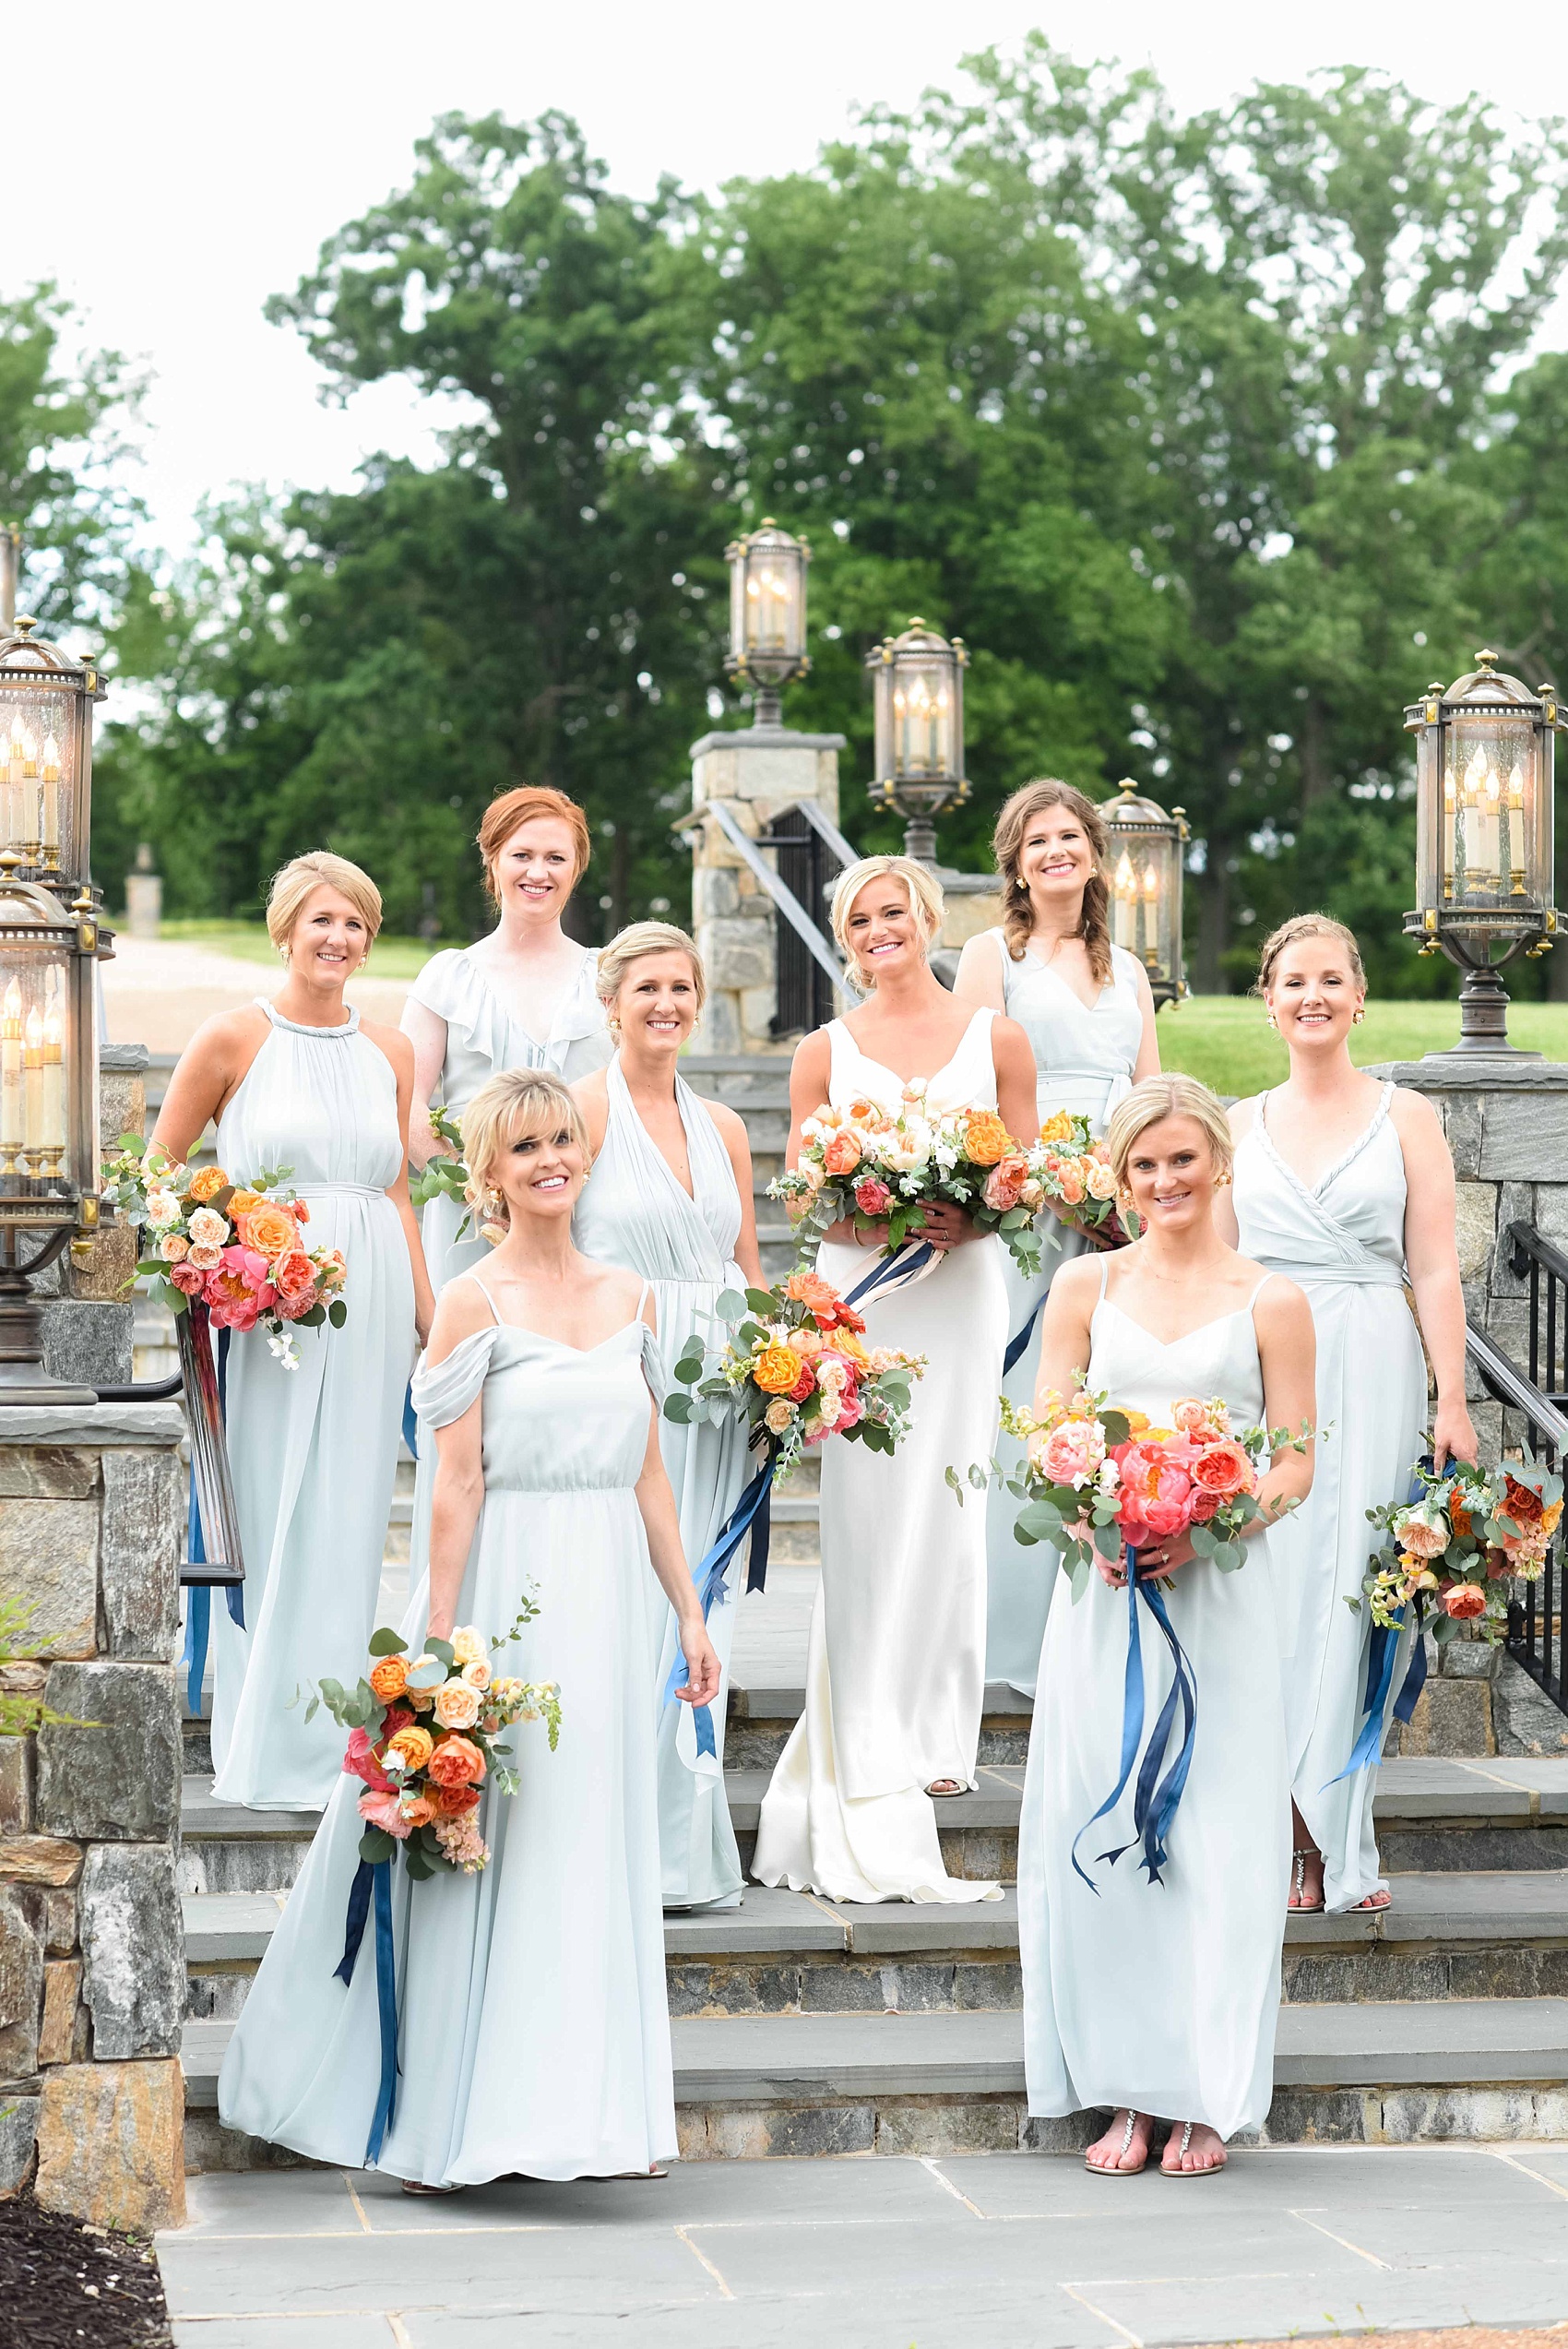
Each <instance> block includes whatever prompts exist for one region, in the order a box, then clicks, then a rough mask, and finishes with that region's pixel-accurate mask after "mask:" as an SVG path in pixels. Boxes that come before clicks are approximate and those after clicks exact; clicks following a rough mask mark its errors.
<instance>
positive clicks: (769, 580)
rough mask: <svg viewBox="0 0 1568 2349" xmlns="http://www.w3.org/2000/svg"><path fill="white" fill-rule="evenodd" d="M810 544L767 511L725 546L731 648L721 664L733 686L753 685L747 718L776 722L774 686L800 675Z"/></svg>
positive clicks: (779, 706)
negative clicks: (783, 527) (756, 526)
mask: <svg viewBox="0 0 1568 2349" xmlns="http://www.w3.org/2000/svg"><path fill="white" fill-rule="evenodd" d="M811 559H812V551H811V548H810V547H809V546H808V545H807V544H806V542H805V540H804V539H803V538H791V536H790V532H789V531H781V530H780V529H779V527H778V523H777V522H776V521H775V520H774V519H773V518H772V516H771V515H765V516H764V518H763V521H762V525H761V528H760V529H758V530H754V531H751V532H750V533H749V534H748V536H746V537H745V538H738V539H733V540H731V543H730V544H729V545H728V546H727V547H726V548H725V550H724V560H725V561H726V562H727V563H728V564H729V566H730V650H729V652H728V653H727V655H726V656H725V662H724V667H725V670H726V672H727V674H729V675H730V676H731V677H733V678H734V680H735V682H736V684H737V685H749V686H754V688H755V700H754V706H753V713H752V723H753V725H754V726H777V725H778V724H779V723H780V722H781V721H782V716H783V709H782V703H781V700H780V696H779V687H780V686H783V685H785V684H787V683H788V682H789V680H790V678H791V677H803V676H804V675H805V674H806V671H807V670H808V669H809V668H810V667H811V665H812V664H811V662H809V661H808V660H807V658H806V565H807V564H808V563H809V562H810V561H811Z"/></svg>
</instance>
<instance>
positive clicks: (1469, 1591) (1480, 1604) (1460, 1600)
mask: <svg viewBox="0 0 1568 2349" xmlns="http://www.w3.org/2000/svg"><path fill="white" fill-rule="evenodd" d="M1443 1611H1444V1613H1445V1614H1448V1615H1451V1616H1454V1618H1455V1621H1456V1622H1458V1623H1467V1622H1468V1621H1469V1620H1470V1618H1471V1617H1472V1616H1478V1615H1484V1614H1485V1613H1486V1592H1484V1591H1483V1590H1482V1589H1481V1586H1480V1584H1479V1582H1455V1583H1454V1584H1453V1585H1452V1586H1451V1587H1450V1588H1449V1589H1448V1590H1446V1591H1445V1592H1443Z"/></svg>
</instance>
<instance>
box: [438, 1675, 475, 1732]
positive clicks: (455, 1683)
mask: <svg viewBox="0 0 1568 2349" xmlns="http://www.w3.org/2000/svg"><path fill="white" fill-rule="evenodd" d="M435 1718H436V1720H437V1721H438V1722H439V1723H441V1726H442V1728H443V1729H471V1728H472V1727H473V1725H474V1723H475V1722H476V1721H477V1720H478V1719H479V1690H478V1689H477V1688H472V1687H469V1683H468V1682H467V1681H466V1680H448V1681H447V1682H446V1684H445V1687H440V1688H438V1689H437V1690H436V1692H435Z"/></svg>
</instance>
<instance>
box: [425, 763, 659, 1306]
mask: <svg viewBox="0 0 1568 2349" xmlns="http://www.w3.org/2000/svg"><path fill="white" fill-rule="evenodd" d="M479 853H480V854H481V856H482V857H483V859H484V881H485V888H487V889H488V891H489V893H490V895H491V896H492V897H493V899H494V900H495V903H496V905H497V907H498V908H499V909H500V918H499V919H498V921H497V922H496V924H495V927H494V929H493V930H492V931H491V933H490V935H489V936H488V937H483V938H480V939H479V940H477V941H476V943H475V944H474V945H473V946H466V947H451V948H447V949H446V951H445V953H442V954H436V955H433V956H432V957H431V959H430V960H429V961H428V962H427V963H426V964H425V966H424V969H423V970H422V972H420V974H419V977H418V978H417V979H416V980H415V981H414V983H413V985H412V986H411V987H410V990H409V996H408V1001H407V1003H406V1004H405V1006H404V1008H403V1023H402V1024H403V1032H404V1034H405V1035H406V1036H408V1037H410V1039H411V1041H412V1043H413V1047H414V1104H415V1109H414V1119H413V1127H412V1130H411V1132H410V1137H409V1155H410V1158H411V1159H412V1160H413V1163H414V1164H415V1165H416V1166H423V1165H424V1164H425V1163H426V1162H427V1160H429V1159H431V1158H433V1157H434V1156H435V1155H436V1154H437V1153H438V1151H440V1148H441V1144H440V1143H439V1142H438V1141H437V1140H436V1139H435V1136H434V1133H433V1132H432V1131H431V1127H430V1120H429V1118H428V1116H427V1115H425V1105H426V1104H427V1103H434V1102H439V1103H441V1105H442V1106H443V1107H444V1108H445V1109H449V1110H451V1111H452V1112H453V1113H454V1115H457V1114H459V1113H461V1112H462V1111H463V1110H465V1109H466V1108H467V1107H468V1105H469V1102H470V1101H472V1099H473V1097H474V1095H475V1093H477V1092H478V1091H479V1089H480V1087H481V1085H483V1084H487V1083H488V1082H489V1080H490V1079H491V1078H492V1077H495V1076H499V1075H500V1074H501V1072H502V1070H503V1069H506V1068H550V1069H553V1071H554V1072H555V1074H556V1075H557V1076H558V1077H562V1078H564V1079H565V1080H566V1082H567V1083H568V1084H570V1083H574V1082H575V1081H576V1079H577V1078H579V1077H586V1076H587V1075H588V1073H589V1071H590V1070H591V1069H594V1068H602V1067H604V1065H605V1063H606V1062H607V1061H608V1060H609V1059H610V1057H611V1055H612V1051H613V1049H614V1040H613V1039H612V1036H611V1034H610V1031H609V1030H608V1029H607V1027H606V1026H605V1020H604V1007H603V1005H602V1004H601V1003H600V1000H599V997H598V996H597V995H596V993H595V992H594V969H595V963H596V960H597V958H596V957H595V956H594V954H593V953H592V952H591V951H590V950H589V949H588V948H587V947H582V946H579V945H578V944H577V943H576V939H574V938H569V937H568V936H566V934H565V932H564V930H563V928H562V927H561V917H562V915H563V913H564V912H565V910H566V901H567V900H568V899H569V898H570V896H571V894H572V891H573V890H574V889H575V888H576V885H577V883H578V882H579V881H580V880H581V879H582V876H583V874H584V872H585V871H586V870H587V867H588V819H587V817H585V816H584V814H583V811H582V809H581V808H580V807H579V806H578V805H577V804H576V800H572V799H568V798H567V797H566V795H565V793H564V792H558V791H550V790H547V789H545V788H543V787H542V786H541V787H540V788H537V789H536V788H532V787H530V786H529V785H526V784H525V785H523V786H521V787H520V788H519V789H517V791H509V792H503V793H502V794H501V796H500V797H499V798H498V799H493V800H492V801H491V803H490V805H489V807H488V808H487V809H486V810H485V815H484V821H483V822H482V823H481V826H480V828H479ZM463 1217H464V1210H463V1208H462V1207H461V1205H460V1204H459V1203H458V1201H457V1200H456V1199H451V1198H436V1199H433V1200H432V1201H431V1202H430V1204H429V1206H428V1207H427V1208H426V1209H425V1210H424V1221H423V1226H422V1229H423V1236H424V1252H425V1258H426V1261H427V1262H428V1264H429V1266H430V1277H431V1281H432V1282H433V1284H434V1288H435V1291H436V1294H437V1295H439V1294H440V1293H441V1291H442V1290H443V1289H444V1288H445V1285H446V1283H447V1282H448V1281H450V1280H452V1279H453V1278H454V1277H455V1276H456V1275H457V1273H459V1272H464V1271H467V1270H469V1269H470V1268H471V1266H472V1265H474V1264H476V1263H478V1262H479V1261H480V1260H481V1258H483V1257H484V1256H485V1255H486V1254H487V1253H488V1250H487V1248H486V1246H485V1243H484V1242H483V1241H482V1240H481V1238H480V1236H479V1234H478V1233H477V1232H475V1231H474V1230H473V1229H472V1227H471V1225H470V1228H469V1233H468V1234H467V1235H466V1236H465V1237H464V1238H463V1239H462V1240H461V1241H459V1240H458V1239H457V1227H458V1225H459V1224H460V1223H461V1222H462V1221H463Z"/></svg>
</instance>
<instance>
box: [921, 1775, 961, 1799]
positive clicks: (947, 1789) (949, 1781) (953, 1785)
mask: <svg viewBox="0 0 1568 2349" xmlns="http://www.w3.org/2000/svg"><path fill="white" fill-rule="evenodd" d="M925 1791H926V1793H927V1794H928V1795H967V1794H968V1791H969V1790H968V1787H967V1786H961V1785H960V1784H959V1783H958V1781H957V1780H956V1778H933V1779H932V1782H931V1784H930V1785H929V1786H928V1787H927V1788H926V1790H925Z"/></svg>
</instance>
